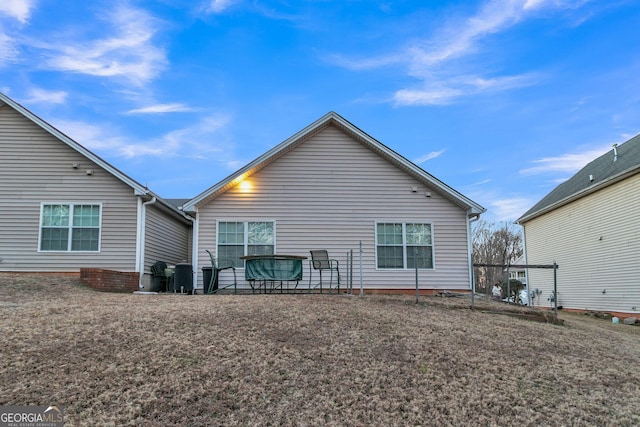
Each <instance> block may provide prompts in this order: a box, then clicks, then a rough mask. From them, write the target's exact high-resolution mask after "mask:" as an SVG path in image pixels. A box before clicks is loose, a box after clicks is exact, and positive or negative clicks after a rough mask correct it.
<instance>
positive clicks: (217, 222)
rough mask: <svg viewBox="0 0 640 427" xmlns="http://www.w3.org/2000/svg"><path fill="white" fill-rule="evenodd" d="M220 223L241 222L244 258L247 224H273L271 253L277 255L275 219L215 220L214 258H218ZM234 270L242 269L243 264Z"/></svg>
mask: <svg viewBox="0 0 640 427" xmlns="http://www.w3.org/2000/svg"><path fill="white" fill-rule="evenodd" d="M221 222H241V223H242V224H243V236H242V239H243V245H244V249H243V251H242V253H243V254H244V255H245V256H246V255H247V250H248V248H249V233H248V231H249V223H250V222H270V223H272V224H273V253H274V254H277V253H278V252H277V239H276V236H277V235H278V233H277V224H276V220H275V219H218V220H216V257H217V256H218V246H219V245H220V241H219V239H220V233H219V232H218V230H220V223H221ZM236 269H244V263H242V265H241V266H240V265H237V266H236Z"/></svg>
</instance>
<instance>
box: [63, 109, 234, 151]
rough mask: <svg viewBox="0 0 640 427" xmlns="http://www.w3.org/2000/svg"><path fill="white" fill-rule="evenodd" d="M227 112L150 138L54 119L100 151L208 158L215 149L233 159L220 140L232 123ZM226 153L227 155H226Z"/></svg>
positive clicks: (90, 146)
mask: <svg viewBox="0 0 640 427" xmlns="http://www.w3.org/2000/svg"><path fill="white" fill-rule="evenodd" d="M229 122H230V117H229V116H226V115H211V116H208V117H205V118H204V119H202V120H201V121H200V122H198V123H196V124H195V125H193V126H189V127H188V128H185V129H178V130H175V131H171V132H168V133H166V134H164V135H161V136H159V137H158V138H154V139H151V140H148V141H138V140H132V139H131V138H128V137H124V136H121V135H118V134H117V133H116V131H114V130H113V127H112V126H108V125H105V126H97V125H93V124H88V123H84V122H77V121H67V120H52V121H51V123H52V124H54V126H55V127H56V128H57V129H59V130H60V131H61V132H63V133H65V134H66V135H68V136H69V137H70V138H72V139H73V140H74V141H76V142H78V143H79V144H81V145H83V146H84V147H86V148H88V149H89V150H92V151H94V152H96V153H100V155H109V156H118V157H124V158H128V159H131V158H135V157H145V156H146V157H148V156H151V157H160V156H162V157H189V158H203V157H204V158H206V157H208V156H209V155H211V153H215V154H216V157H218V158H219V159H220V161H222V162H228V161H232V160H230V159H229V156H230V155H231V150H229V144H227V143H226V142H225V143H224V144H223V143H216V141H220V138H219V137H218V135H219V133H220V132H221V131H223V130H224V128H225V127H226V126H227V125H228V124H229ZM222 154H224V155H222Z"/></svg>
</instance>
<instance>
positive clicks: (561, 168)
mask: <svg viewBox="0 0 640 427" xmlns="http://www.w3.org/2000/svg"><path fill="white" fill-rule="evenodd" d="M610 149H611V146H610V145H609V146H608V147H601V148H596V149H592V150H587V151H583V152H581V153H566V154H561V155H560V156H556V157H543V158H541V159H537V160H534V161H533V162H532V163H534V164H535V165H536V166H532V167H530V168H526V169H522V170H520V173H521V174H523V175H538V174H542V173H546V172H562V173H570V174H572V173H575V172H577V171H579V170H580V169H582V168H583V167H584V166H585V165H586V164H587V163H589V162H590V161H592V160H594V159H596V158H598V157H600V156H601V155H602V154H604V153H606V152H607V150H610Z"/></svg>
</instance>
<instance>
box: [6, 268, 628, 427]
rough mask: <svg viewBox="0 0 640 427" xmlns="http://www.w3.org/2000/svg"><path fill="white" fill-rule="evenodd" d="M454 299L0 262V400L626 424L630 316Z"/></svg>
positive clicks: (268, 418) (253, 417)
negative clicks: (121, 280) (128, 283)
mask: <svg viewBox="0 0 640 427" xmlns="http://www.w3.org/2000/svg"><path fill="white" fill-rule="evenodd" d="M469 305H470V300H469V299H466V298H442V297H429V298H425V297H422V298H421V300H420V302H419V303H418V304H415V301H414V298H412V297H402V296H365V297H364V298H359V297H357V296H355V297H354V296H348V295H333V296H329V295H236V296H234V295H213V296H186V295H184V296H183V295H132V294H106V293H98V292H94V291H91V290H87V289H85V288H83V287H80V286H78V285H77V284H76V283H75V282H74V280H73V279H69V278H64V277H55V276H47V277H42V276H29V275H13V274H7V273H4V274H0V315H1V319H2V320H0V334H1V336H2V347H1V349H0V361H1V362H2V363H1V367H0V385H1V387H0V405H8V404H11V405H53V404H57V405H59V406H62V407H63V408H64V410H65V420H66V425H117V426H120V425H143V426H145V425H149V426H151V425H154V426H155V425H158V426H168V425H191V426H201V425H224V426H229V425H247V426H269V425H272V426H275V425H287V426H325V425H337V426H394V425H397V426H405V425H421V426H424V425H438V426H440V425H453V426H460V425H473V426H512V425H519V426H540V425H553V426H561V425H581V426H582V425H594V426H632V425H640V415H639V413H640V409H639V408H640V327H635V326H626V325H622V324H620V325H613V324H612V323H611V321H608V320H602V319H595V318H591V317H588V316H585V315H577V314H566V313H562V314H561V318H563V319H564V320H565V323H564V326H557V325H552V324H548V323H538V322H532V321H528V320H522V319H518V318H513V317H511V316H506V315H503V314H500V313H499V312H500V311H503V310H504V309H505V308H507V307H508V306H506V305H504V304H500V303H493V302H489V301H484V300H482V301H478V303H477V305H476V307H477V308H480V309H478V310H470V309H469ZM488 311H492V312H488Z"/></svg>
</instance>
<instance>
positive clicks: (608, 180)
mask: <svg viewBox="0 0 640 427" xmlns="http://www.w3.org/2000/svg"><path fill="white" fill-rule="evenodd" d="M637 173H640V135H636V136H635V137H633V138H631V139H630V140H628V141H627V142H625V143H623V144H621V145H619V146H617V145H614V149H613V150H610V151H607V152H606V153H605V154H603V155H602V156H600V157H598V158H597V159H595V160H593V161H592V162H590V163H589V164H587V165H586V166H585V167H583V168H582V169H581V170H580V171H579V172H578V173H576V174H575V175H574V176H572V177H571V178H569V179H568V180H567V181H565V182H563V183H562V184H560V185H558V186H557V187H556V188H555V189H553V191H551V192H550V193H549V194H547V195H546V196H545V197H544V198H542V200H540V201H539V202H538V203H536V204H535V205H534V206H533V207H532V208H531V209H529V210H528V211H527V212H525V213H524V215H522V216H521V217H520V218H519V219H518V221H517V223H519V224H522V223H524V222H527V221H529V220H532V219H534V218H536V217H538V216H540V215H543V214H545V213H547V212H550V211H552V210H554V209H557V208H559V207H561V206H564V205H566V204H568V203H570V202H573V201H575V200H577V199H580V198H582V197H584V196H586V195H588V194H591V193H594V192H596V191H598V190H601V189H603V188H605V187H608V186H610V185H612V184H615V183H616V182H619V181H621V180H623V179H625V178H628V177H630V176H632V175H635V174H637Z"/></svg>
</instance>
